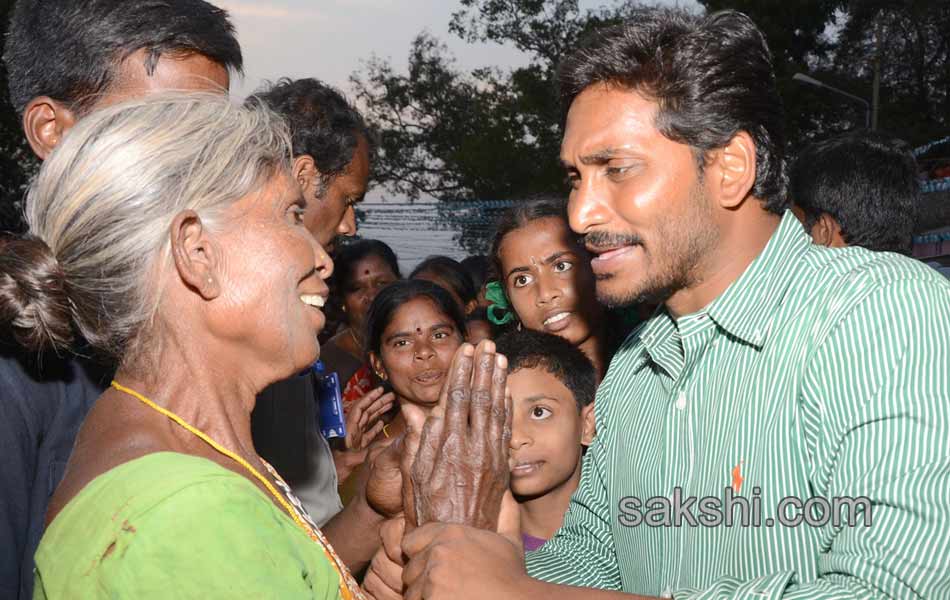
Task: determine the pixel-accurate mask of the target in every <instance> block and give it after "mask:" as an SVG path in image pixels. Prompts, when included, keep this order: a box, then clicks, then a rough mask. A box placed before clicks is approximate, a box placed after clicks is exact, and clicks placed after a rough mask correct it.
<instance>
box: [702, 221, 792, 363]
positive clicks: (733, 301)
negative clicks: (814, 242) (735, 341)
mask: <svg viewBox="0 0 950 600" xmlns="http://www.w3.org/2000/svg"><path fill="white" fill-rule="evenodd" d="M810 246H811V238H809V237H808V234H807V233H805V228H804V227H802V224H801V222H800V221H799V220H798V219H797V218H796V217H795V215H793V214H792V212H791V211H789V210H786V211H785V214H784V215H783V216H782V220H781V222H780V223H779V226H778V228H777V229H776V230H775V232H774V233H773V234H772V237H771V238H770V239H769V241H768V243H767V244H766V245H765V248H764V249H763V250H762V252H761V253H760V254H759V255H758V256H757V257H756V258H755V259H754V260H753V261H752V262H751V263H750V264H749V266H748V267H747V268H746V270H745V272H743V273H742V275H740V276H739V278H738V279H736V280H735V281H734V282H732V284H731V285H730V286H729V287H728V288H726V291H724V292H723V293H722V294H720V295H719V297H717V298H716V299H715V300H713V301H712V303H711V304H710V305H709V308H708V310H707V312H708V313H709V316H710V317H711V318H712V319H713V321H715V322H716V324H717V325H719V326H720V327H722V328H723V329H725V330H726V331H727V332H729V333H730V334H732V335H733V336H735V337H737V338H739V339H741V340H743V341H744V342H746V343H749V344H752V345H753V346H755V347H756V348H761V347H762V346H763V345H764V344H765V341H766V339H767V338H768V334H769V325H770V323H771V319H772V315H773V314H774V312H775V310H776V309H777V308H778V306H779V305H780V304H781V302H782V299H783V298H784V297H785V294H786V292H787V291H788V288H789V286H790V285H791V284H792V281H793V280H794V279H795V277H796V274H797V273H798V271H799V266H800V265H801V264H802V258H803V256H804V254H805V253H806V252H807V251H808V248H809V247H810Z"/></svg>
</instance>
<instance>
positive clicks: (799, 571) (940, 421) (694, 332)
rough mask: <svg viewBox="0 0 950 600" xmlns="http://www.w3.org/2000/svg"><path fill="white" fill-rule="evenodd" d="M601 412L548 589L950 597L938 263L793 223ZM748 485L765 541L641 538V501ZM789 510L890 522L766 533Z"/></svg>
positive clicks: (637, 348) (628, 352)
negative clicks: (821, 505) (859, 504)
mask: <svg viewBox="0 0 950 600" xmlns="http://www.w3.org/2000/svg"><path fill="white" fill-rule="evenodd" d="M595 411H596V422H597V438H596V440H595V442H594V444H593V445H592V446H591V447H590V449H589V451H588V453H587V455H586V457H585V459H584V468H583V475H582V477H581V482H580V486H579V488H578V490H577V492H576V493H575V494H574V497H573V498H572V499H571V505H570V509H569V512H568V514H567V516H566V517H565V521H564V526H563V527H562V528H561V530H560V531H559V532H558V533H557V535H556V536H555V537H554V538H552V539H551V541H549V542H548V543H547V544H545V545H544V546H543V547H542V548H541V549H540V550H538V551H537V552H534V553H530V554H529V555H528V558H527V566H528V572H529V573H530V574H531V575H532V576H534V577H536V578H539V579H543V580H547V581H551V582H556V583H564V584H571V585H578V586H585V587H597V588H603V589H610V590H623V591H627V592H634V593H638V594H644V595H650V596H662V597H671V596H672V597H675V598H691V599H693V598H758V599H763V598H784V599H792V598H809V599H817V598H855V597H857V598H865V597H899V598H928V599H929V598H950V283H948V282H947V280H946V279H945V278H944V277H941V276H940V275H939V274H938V273H937V272H936V271H933V270H932V269H930V268H928V267H927V266H925V265H923V264H921V263H919V262H917V261H914V260H911V259H909V258H906V257H902V256H898V255H895V254H890V253H872V252H868V251H866V250H864V249H861V248H848V249H843V250H842V249H838V250H832V249H827V248H822V247H818V246H815V245H812V244H811V243H810V239H809V238H808V237H807V236H806V234H805V233H804V231H803V228H802V227H801V225H800V224H799V223H798V221H797V220H796V219H795V218H794V216H792V215H791V213H786V215H785V216H784V218H783V219H782V222H781V225H780V226H779V227H778V229H777V230H776V232H775V233H774V234H773V236H772V238H771V240H770V241H769V243H768V244H767V245H766V247H765V249H764V250H763V251H762V253H761V254H760V255H759V256H758V257H757V258H756V259H755V260H754V261H753V262H752V263H751V264H750V265H749V267H748V268H747V269H746V271H745V272H744V273H743V274H742V276H740V277H739V279H737V280H736V281H735V282H734V283H733V284H732V285H731V286H730V287H729V288H728V289H727V290H726V291H725V292H724V293H723V294H722V295H721V296H719V297H718V298H717V299H716V300H714V301H713V302H712V303H711V304H710V305H709V306H708V307H707V308H706V309H704V310H702V311H700V312H699V313H696V314H693V315H689V316H685V317H681V318H679V319H677V320H674V319H673V318H671V317H670V316H669V315H668V314H667V313H665V312H662V311H661V312H660V313H658V314H657V315H656V316H654V317H653V318H652V319H650V320H649V321H647V322H646V323H644V324H643V325H642V326H641V327H640V328H638V329H637V330H636V331H634V332H633V333H632V334H631V335H630V337H628V339H627V340H626V341H625V342H624V344H623V346H622V347H621V349H620V351H619V352H618V353H617V355H616V356H615V357H614V359H613V362H612V363H611V365H610V369H609V371H608V373H607V376H606V377H605V379H604V382H603V384H602V385H601V387H600V389H599V390H598V394H597V403H596V409H595ZM733 485H735V486H736V488H735V489H738V490H739V495H741V496H743V497H745V498H746V499H747V500H750V501H751V500H752V498H753V497H755V496H756V494H755V492H754V490H755V489H757V490H759V492H758V496H757V497H758V498H759V499H760V503H761V510H762V523H763V524H762V526H761V527H753V526H742V525H741V524H739V523H738V522H737V523H735V524H734V525H733V526H732V527H726V526H724V525H720V526H717V527H710V526H706V525H704V524H702V522H701V523H700V524H699V525H698V526H693V525H690V524H688V523H687V522H683V523H682V524H681V525H680V526H675V525H674V526H648V525H645V524H639V525H636V526H629V525H630V524H631V519H630V517H631V515H632V514H633V511H631V510H629V508H630V506H632V505H631V504H630V498H637V499H639V500H640V501H642V502H644V503H646V501H647V500H648V499H650V498H654V497H656V498H670V497H671V496H672V495H673V493H674V489H675V488H680V489H681V490H682V496H683V497H684V498H685V497H687V496H693V497H696V498H701V497H704V496H712V497H716V498H723V497H724V496H725V488H727V487H731V486H733ZM785 497H797V498H799V499H800V500H801V501H802V502H805V501H808V500H809V499H812V498H825V499H827V500H828V501H832V499H834V498H841V497H853V498H858V497H866V498H868V499H869V500H868V501H869V503H870V505H871V509H870V518H871V521H870V522H871V525H870V526H869V527H865V526H864V522H863V520H862V519H863V517H865V516H866V515H864V514H863V513H861V514H860V515H859V516H861V517H862V518H861V519H858V523H857V525H856V526H848V525H847V524H844V525H840V524H839V526H837V527H834V526H833V523H832V522H828V523H827V524H826V525H824V526H817V525H810V524H801V525H799V526H797V527H794V526H785V525H783V524H778V523H776V524H775V525H774V526H773V527H767V526H765V523H766V521H765V520H766V519H768V518H772V519H773V520H777V519H778V516H777V513H778V510H777V508H778V507H779V506H780V501H781V500H782V499H783V498H785ZM624 498H627V500H626V501H625V500H624ZM649 506H654V507H655V506H657V505H656V504H651V505H649ZM649 506H647V505H645V504H644V508H643V514H644V515H645V516H649V515H646V511H647V510H648V509H649ZM692 512H693V514H697V515H698V513H699V510H698V508H697V507H695V506H694V507H693V511H692ZM858 512H860V510H859V511H858ZM784 514H785V515H794V514H795V511H794V510H791V511H786V512H784ZM814 514H816V515H817V514H818V513H814ZM734 515H735V516H736V521H738V520H739V515H740V513H739V511H738V510H736V511H735V512H734ZM624 523H626V525H625V524H624Z"/></svg>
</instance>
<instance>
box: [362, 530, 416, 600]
mask: <svg viewBox="0 0 950 600" xmlns="http://www.w3.org/2000/svg"><path fill="white" fill-rule="evenodd" d="M405 527H406V520H405V518H403V517H397V518H395V519H390V520H389V521H386V522H385V523H384V524H383V526H382V527H381V528H380V531H379V536H380V538H381V539H382V542H383V545H382V547H381V548H380V549H379V550H377V551H376V555H375V556H374V557H373V562H371V563H370V565H369V570H368V571H367V572H366V576H365V577H364V578H363V590H364V591H365V592H366V593H367V595H368V596H369V597H370V598H373V599H374V600H399V599H401V598H402V592H403V586H402V568H403V554H402V536H403V533H404V532H405Z"/></svg>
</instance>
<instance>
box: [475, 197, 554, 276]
mask: <svg viewBox="0 0 950 600" xmlns="http://www.w3.org/2000/svg"><path fill="white" fill-rule="evenodd" d="M551 217H553V218H556V219H561V220H563V221H564V226H565V227H567V226H568V225H567V203H566V202H565V201H564V200H553V199H548V198H542V199H539V200H532V201H529V202H517V203H515V204H513V205H512V206H511V208H509V209H508V210H506V211H505V212H504V213H502V215H501V217H500V218H499V219H498V223H497V224H496V225H495V237H494V238H493V239H492V243H491V250H489V252H488V256H489V257H490V259H491V264H492V267H493V269H494V272H493V273H492V276H493V277H494V278H496V279H504V276H505V274H504V273H502V272H501V243H502V242H503V241H505V237H506V236H507V235H508V234H509V233H512V232H513V231H517V230H519V229H521V228H522V227H524V226H526V225H528V224H529V223H531V222H533V221H537V220H538V219H547V218H551Z"/></svg>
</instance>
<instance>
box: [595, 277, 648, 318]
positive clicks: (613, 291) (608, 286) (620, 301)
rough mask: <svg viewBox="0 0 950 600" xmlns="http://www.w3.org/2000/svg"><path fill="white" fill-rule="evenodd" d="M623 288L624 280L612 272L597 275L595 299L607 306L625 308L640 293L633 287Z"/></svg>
mask: <svg viewBox="0 0 950 600" xmlns="http://www.w3.org/2000/svg"><path fill="white" fill-rule="evenodd" d="M623 288H624V281H623V279H622V278H620V277H617V276H616V275H615V274H613V273H607V274H602V275H598V276H597V284H596V289H597V301H598V302H600V303H601V304H603V305H604V306H606V307H607V308H610V309H614V308H626V307H628V306H631V305H633V304H636V302H637V301H638V300H639V298H640V294H639V293H637V290H636V289H634V288H628V289H623Z"/></svg>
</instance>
